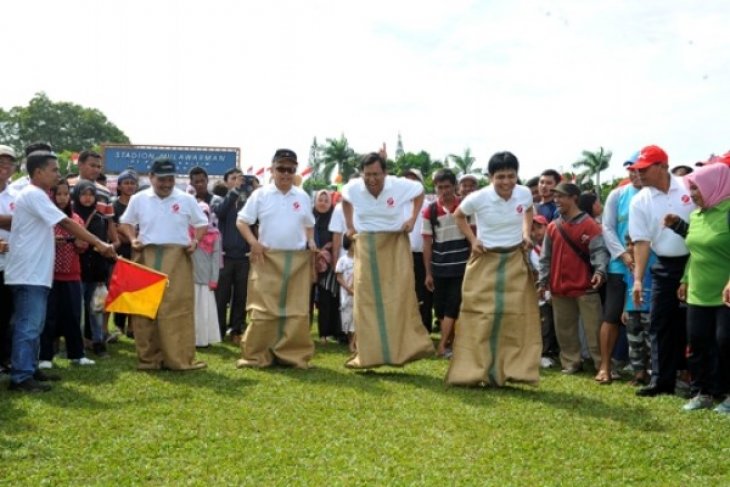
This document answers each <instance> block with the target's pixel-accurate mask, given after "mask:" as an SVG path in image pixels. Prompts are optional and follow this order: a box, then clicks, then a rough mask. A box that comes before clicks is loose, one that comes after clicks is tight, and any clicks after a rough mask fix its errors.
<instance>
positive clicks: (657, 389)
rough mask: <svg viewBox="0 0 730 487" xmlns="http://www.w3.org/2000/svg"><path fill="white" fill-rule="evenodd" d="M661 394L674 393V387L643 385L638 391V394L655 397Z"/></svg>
mask: <svg viewBox="0 0 730 487" xmlns="http://www.w3.org/2000/svg"><path fill="white" fill-rule="evenodd" d="M661 394H668V395H672V394H674V388H673V387H667V386H658V385H656V384H654V385H648V386H646V387H642V388H641V389H639V390H637V391H636V395H637V396H640V397H655V396H659V395H661Z"/></svg>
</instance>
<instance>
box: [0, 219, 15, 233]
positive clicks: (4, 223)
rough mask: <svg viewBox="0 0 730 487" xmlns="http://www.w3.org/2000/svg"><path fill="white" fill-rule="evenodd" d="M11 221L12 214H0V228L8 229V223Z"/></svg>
mask: <svg viewBox="0 0 730 487" xmlns="http://www.w3.org/2000/svg"><path fill="white" fill-rule="evenodd" d="M12 222H13V215H0V228H2V229H3V230H10V224H11V223H12Z"/></svg>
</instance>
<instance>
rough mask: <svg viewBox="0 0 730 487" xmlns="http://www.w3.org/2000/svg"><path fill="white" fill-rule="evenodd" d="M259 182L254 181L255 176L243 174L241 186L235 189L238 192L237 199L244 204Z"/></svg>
mask: <svg viewBox="0 0 730 487" xmlns="http://www.w3.org/2000/svg"><path fill="white" fill-rule="evenodd" d="M258 185H259V181H258V179H256V176H252V175H251V174H244V175H243V182H242V183H241V185H240V186H239V187H238V188H237V191H238V194H239V196H238V199H239V200H240V201H241V202H242V203H244V202H246V200H247V199H248V197H249V196H251V193H253V191H254V190H255V189H256V188H257V187H258Z"/></svg>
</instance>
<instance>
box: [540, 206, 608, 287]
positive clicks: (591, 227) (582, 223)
mask: <svg viewBox="0 0 730 487" xmlns="http://www.w3.org/2000/svg"><path fill="white" fill-rule="evenodd" d="M557 221H558V220H554V221H552V222H550V224H549V225H548V227H547V235H548V238H550V240H551V244H552V245H551V249H552V251H551V254H550V256H551V259H550V292H551V293H552V294H554V295H556V296H565V297H569V298H575V297H579V296H583V295H584V294H586V292H588V291H590V290H592V286H591V278H592V277H593V273H592V272H591V269H590V267H589V266H588V264H587V263H586V262H585V261H584V260H583V259H582V258H580V257H579V256H578V254H576V253H575V251H574V250H573V249H572V248H571V247H570V245H569V244H567V243H566V242H565V240H564V239H563V236H562V235H561V234H560V231H558V228H557V226H556V223H557ZM560 222H561V226H562V228H563V230H565V233H567V234H568V236H569V237H570V239H571V240H572V241H573V243H575V244H576V245H577V246H578V247H579V248H580V249H581V250H583V251H584V252H585V253H586V254H587V255H590V254H591V251H590V249H589V244H590V242H591V240H593V239H594V238H595V237H597V236H598V235H601V226H600V225H599V224H598V223H596V221H595V220H594V219H593V218H591V217H589V216H587V215H584V218H581V219H579V220H578V221H575V220H573V221H572V222H566V221H564V220H562V218H561V219H560Z"/></svg>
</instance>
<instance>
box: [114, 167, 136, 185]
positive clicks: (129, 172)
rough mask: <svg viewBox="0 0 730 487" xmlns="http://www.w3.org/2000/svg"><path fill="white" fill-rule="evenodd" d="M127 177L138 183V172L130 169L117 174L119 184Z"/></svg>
mask: <svg viewBox="0 0 730 487" xmlns="http://www.w3.org/2000/svg"><path fill="white" fill-rule="evenodd" d="M127 179H129V180H132V181H134V182H135V183H136V182H137V181H138V178H137V173H136V172H134V171H132V170H129V169H127V170H124V171H122V172H121V173H120V174H119V176H117V184H121V183H122V181H125V180H127Z"/></svg>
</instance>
